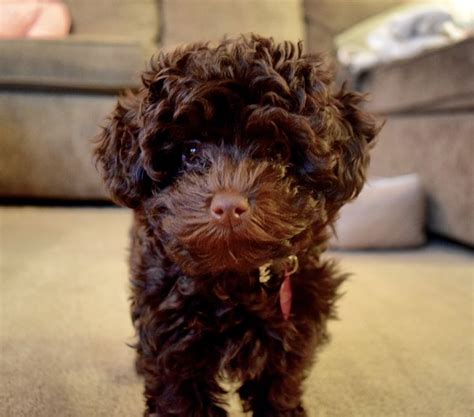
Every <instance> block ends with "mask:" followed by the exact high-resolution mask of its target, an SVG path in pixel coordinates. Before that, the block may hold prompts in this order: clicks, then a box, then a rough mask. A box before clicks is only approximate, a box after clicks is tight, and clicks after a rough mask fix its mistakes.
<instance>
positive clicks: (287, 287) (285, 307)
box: [280, 271, 293, 320]
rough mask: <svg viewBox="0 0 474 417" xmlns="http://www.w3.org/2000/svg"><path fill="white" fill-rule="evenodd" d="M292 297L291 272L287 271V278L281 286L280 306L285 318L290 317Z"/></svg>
mask: <svg viewBox="0 0 474 417" xmlns="http://www.w3.org/2000/svg"><path fill="white" fill-rule="evenodd" d="M292 298H293V294H292V292H291V279H290V274H288V272H287V271H285V279H284V280H283V283H282V284H281V288H280V308H281V312H282V313H283V317H284V319H285V320H288V319H289V318H290V313H291V301H292Z"/></svg>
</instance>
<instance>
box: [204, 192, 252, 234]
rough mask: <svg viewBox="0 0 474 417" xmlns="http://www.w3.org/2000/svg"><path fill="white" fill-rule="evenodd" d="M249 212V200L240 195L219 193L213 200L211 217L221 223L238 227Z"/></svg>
mask: <svg viewBox="0 0 474 417" xmlns="http://www.w3.org/2000/svg"><path fill="white" fill-rule="evenodd" d="M249 210H250V206H249V201H248V199H247V198H246V197H244V196H243V195H241V194H238V193H233V192H219V193H216V194H215V195H214V197H213V198H212V202H211V215H212V217H214V219H216V220H217V221H219V222H221V223H230V224H231V225H233V226H236V225H238V224H240V223H241V222H242V220H243V219H244V217H245V215H246V214H247V213H248V211H249Z"/></svg>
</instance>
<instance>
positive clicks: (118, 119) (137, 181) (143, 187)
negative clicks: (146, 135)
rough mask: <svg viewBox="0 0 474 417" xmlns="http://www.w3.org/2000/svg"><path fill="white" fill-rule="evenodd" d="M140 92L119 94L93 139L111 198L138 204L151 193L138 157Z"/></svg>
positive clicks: (139, 155) (134, 206)
mask: <svg viewBox="0 0 474 417" xmlns="http://www.w3.org/2000/svg"><path fill="white" fill-rule="evenodd" d="M141 100H142V97H141V94H140V93H138V94H136V95H133V94H131V93H129V94H128V95H127V96H124V97H121V98H120V99H119V101H118V103H117V105H116V107H115V110H114V111H113V112H112V114H111V115H110V116H109V118H108V120H107V125H106V126H105V127H103V129H102V132H101V133H100V134H99V135H98V136H97V138H96V147H95V150H94V157H95V159H96V164H97V165H98V166H99V170H100V172H101V174H102V177H103V179H104V182H105V185H106V187H107V188H108V190H109V192H110V194H111V197H112V199H113V200H114V201H115V202H116V203H117V204H120V205H124V206H127V207H130V208H136V207H138V206H139V205H140V204H141V202H142V201H143V199H144V197H145V196H146V195H147V194H148V193H149V192H150V188H151V180H150V178H149V177H148V175H147V174H146V172H145V170H144V168H143V164H142V160H141V159H142V158H141V152H140V146H139V142H138V133H139V131H140V120H139V119H140V118H139V108H140V102H141Z"/></svg>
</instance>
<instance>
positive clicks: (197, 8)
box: [161, 0, 304, 48]
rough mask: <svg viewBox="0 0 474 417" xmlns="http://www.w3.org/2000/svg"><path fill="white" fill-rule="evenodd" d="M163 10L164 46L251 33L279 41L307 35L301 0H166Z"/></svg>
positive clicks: (298, 38) (294, 39)
mask: <svg viewBox="0 0 474 417" xmlns="http://www.w3.org/2000/svg"><path fill="white" fill-rule="evenodd" d="M161 12H162V14H163V21H164V22H165V23H166V24H165V25H164V27H163V36H162V39H161V44H162V45H163V46H164V47H165V48H170V47H173V46H174V45H177V44H182V43H189V42H196V41H203V40H204V41H208V40H218V39H221V38H222V37H223V36H224V35H228V36H230V37H235V36H237V35H240V34H241V33H248V32H255V33H258V34H260V35H265V36H273V37H274V38H275V39H277V40H293V41H298V40H301V39H303V38H304V22H303V10H302V4H301V2H300V1H299V0H278V1H275V0H245V1H235V0H196V1H189V0H164V1H163V6H162V11H161Z"/></svg>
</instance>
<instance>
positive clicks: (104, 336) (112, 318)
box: [0, 207, 474, 417]
mask: <svg viewBox="0 0 474 417" xmlns="http://www.w3.org/2000/svg"><path fill="white" fill-rule="evenodd" d="M0 216H1V220H0V221H1V223H0V226H1V230H0V233H1V284H0V285H1V286H0V297H1V298H0V303H1V312H0V314H1V315H0V325H1V333H0V337H1V357H0V416H1V417H79V416H80V417H98V416H104V417H105V416H107V417H133V416H137V417H139V416H140V413H141V409H142V400H141V395H140V391H141V384H140V382H139V380H138V379H137V378H136V377H135V375H134V371H133V367H132V363H133V352H132V351H131V350H130V349H129V348H128V347H127V346H126V342H130V341H131V336H132V335H133V331H132V328H131V326H130V324H129V318H128V305H127V268H126V263H125V258H126V253H127V251H126V247H127V229H128V227H129V224H130V214H129V213H128V212H127V211H124V210H120V209H109V208H107V209H96V208H94V209H88V208H86V209H84V208H82V209H58V208H56V209H48V208H13V207H9V208H3V209H1V211H0ZM335 255H336V256H337V257H339V258H341V260H342V265H343V266H344V269H346V270H350V271H353V272H354V275H353V277H352V279H351V281H350V282H348V283H347V284H346V287H345V290H346V291H347V293H346V295H345V297H344V298H343V299H342V300H341V302H340V316H341V320H340V321H338V322H332V323H331V325H330V328H331V330H332V334H333V341H332V343H331V344H330V345H329V346H328V348H327V349H326V350H325V351H324V352H323V353H322V355H321V356H320V359H319V361H318V364H317V366H316V367H315V369H314V372H313V373H312V375H311V377H310V378H309V381H308V387H307V393H306V398H305V400H306V404H307V407H308V409H309V410H310V413H309V414H310V416H311V417H350V416H355V417H359V416H364V417H395V416H397V417H398V416H400V417H402V416H403V417H405V416H426V417H436V416H439V417H458V416H459V417H468V416H472V415H473V398H472V393H473V388H474V386H473V375H474V369H473V274H474V264H473V260H472V253H470V252H468V251H467V250H465V249H460V248H458V247H455V246H451V245H446V244H440V243H437V244H431V245H430V246H429V247H426V248H424V249H421V250H413V251H393V252H362V253H344V252H339V253H336V254H335ZM231 415H232V417H237V416H239V415H240V413H239V412H238V411H233V413H232V414H231Z"/></svg>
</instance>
